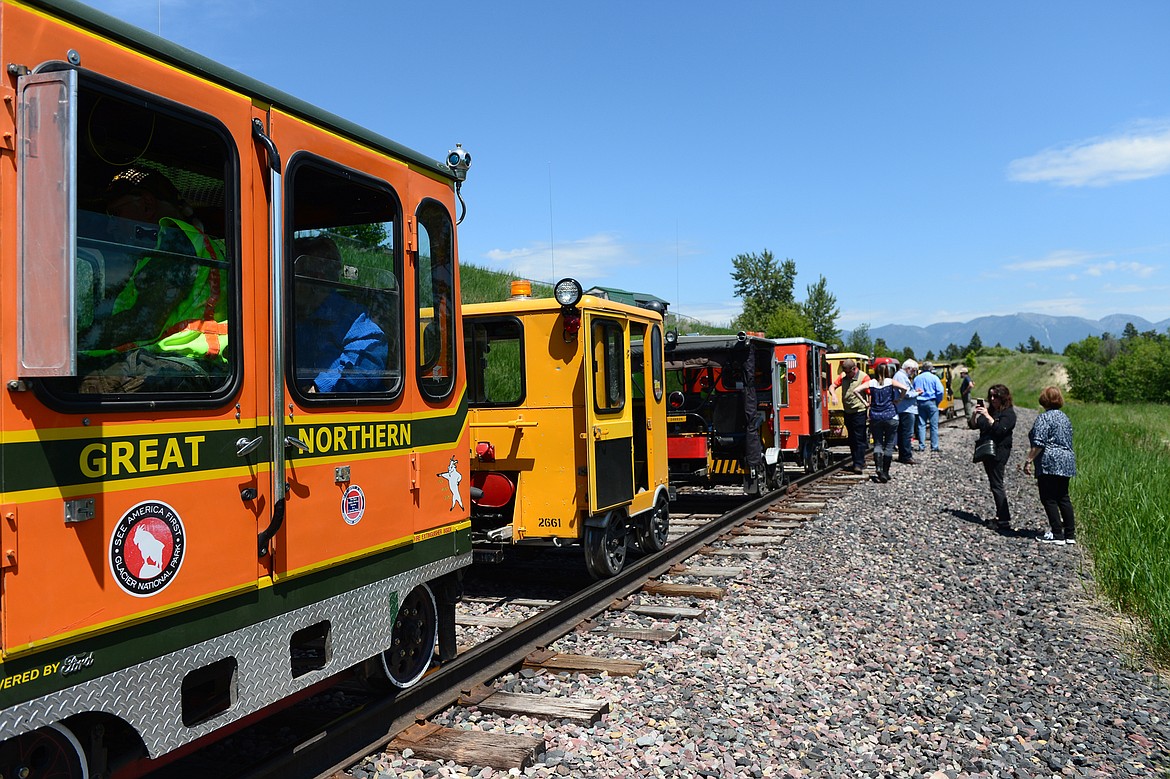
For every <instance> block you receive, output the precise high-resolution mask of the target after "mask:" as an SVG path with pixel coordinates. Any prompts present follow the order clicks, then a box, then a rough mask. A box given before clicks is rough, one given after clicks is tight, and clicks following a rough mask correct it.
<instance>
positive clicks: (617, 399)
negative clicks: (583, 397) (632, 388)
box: [590, 319, 626, 413]
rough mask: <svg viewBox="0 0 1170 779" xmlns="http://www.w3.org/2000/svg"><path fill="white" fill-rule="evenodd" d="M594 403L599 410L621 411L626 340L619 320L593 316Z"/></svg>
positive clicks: (624, 380)
mask: <svg viewBox="0 0 1170 779" xmlns="http://www.w3.org/2000/svg"><path fill="white" fill-rule="evenodd" d="M590 338H591V339H592V346H593V406H594V408H595V409H596V410H597V411H598V412H601V413H605V412H611V413H612V412H616V411H620V410H621V409H622V408H624V407H625V404H626V391H625V390H626V343H625V333H624V332H623V331H622V326H621V324H619V323H618V322H615V321H613V320H609V319H595V320H593V327H592V328H591V331H590Z"/></svg>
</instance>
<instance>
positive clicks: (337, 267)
mask: <svg viewBox="0 0 1170 779" xmlns="http://www.w3.org/2000/svg"><path fill="white" fill-rule="evenodd" d="M289 169H290V170H289V173H288V174H287V179H288V181H289V182H290V183H289V188H288V192H289V196H288V197H289V210H290V215H291V217H290V219H289V220H288V222H289V236H290V238H291V240H288V241H287V242H286V246H285V249H286V254H287V257H288V258H289V260H288V262H287V263H286V267H287V268H288V271H289V274H290V276H291V284H290V289H291V294H290V295H289V309H288V311H289V318H288V322H289V323H290V325H291V326H290V327H289V328H287V329H286V332H289V333H290V335H289V338H288V352H289V354H290V355H291V360H290V364H289V368H288V375H289V379H290V387H291V389H292V391H293V392H294V393H296V394H297V395H298V396H299V397H300V398H301V399H302V400H307V401H310V402H327V403H328V402H334V403H336V402H341V401H344V402H352V400H354V399H361V398H367V399H369V400H371V401H378V400H382V401H384V400H386V399H387V398H388V397H391V396H394V395H397V394H398V393H399V392H400V391H401V388H402V336H401V334H402V296H401V289H402V285H401V271H400V268H401V264H400V262H399V255H398V251H397V241H396V234H397V230H396V226H397V225H398V223H399V221H400V220H399V211H400V209H399V205H398V198H397V197H396V196H395V194H394V191H393V190H392V189H391V188H390V186H389V185H388V184H386V183H384V182H381V181H377V180H375V179H371V178H366V177H365V176H362V175H361V174H358V173H356V172H354V171H350V170H346V169H344V168H341V167H339V166H335V165H332V164H330V163H328V162H326V161H324V160H320V159H318V158H315V157H311V156H307V155H301V156H298V157H294V159H293V160H292V161H291V162H290V165H289Z"/></svg>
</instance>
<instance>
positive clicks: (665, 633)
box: [576, 619, 680, 643]
mask: <svg viewBox="0 0 1170 779" xmlns="http://www.w3.org/2000/svg"><path fill="white" fill-rule="evenodd" d="M576 630H577V632H578V633H604V634H605V635H607V636H611V637H613V638H625V639H629V640H630V641H653V642H657V643H663V642H666V641H677V640H678V637H679V634H680V631H679V629H678V625H671V626H670V627H669V628H627V627H620V626H618V625H599V624H597V623H596V622H594V621H593V620H591V619H586V620H582V621H581V622H580V624H578V625H577V627H576Z"/></svg>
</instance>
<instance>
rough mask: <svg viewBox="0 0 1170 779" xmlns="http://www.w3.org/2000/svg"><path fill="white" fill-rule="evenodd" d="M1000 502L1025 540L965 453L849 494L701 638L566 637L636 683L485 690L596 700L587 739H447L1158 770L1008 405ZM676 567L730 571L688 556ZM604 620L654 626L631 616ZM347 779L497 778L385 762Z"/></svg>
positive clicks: (1150, 684)
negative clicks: (630, 668)
mask: <svg viewBox="0 0 1170 779" xmlns="http://www.w3.org/2000/svg"><path fill="white" fill-rule="evenodd" d="M1019 412H1020V420H1019V426H1018V427H1017V430H1016V437H1015V448H1014V451H1013V455H1012V461H1011V463H1010V464H1009V475H1008V494H1009V497H1010V499H1011V502H1012V511H1013V518H1014V522H1015V525H1016V526H1017V528H1022V529H1023V533H1022V534H1020V535H1017V536H1014V537H1003V536H999V535H996V534H995V533H993V532H992V531H991V530H989V529H988V528H986V527H984V526H983V525H982V524H981V521H982V520H984V519H986V518H989V517H992V516H993V515H994V510H993V506H992V501H991V495H990V491H989V490H988V488H987V480H986V477H985V475H984V473H983V470H982V468H981V467H980V466H977V465H973V464H972V463H971V462H970V453H971V450H972V448H973V443H974V436H975V434H974V433H973V432H972V431H969V430H967V429H965V428H945V429H943V430H942V431H940V436H941V445H942V452H941V453H939V454H936V455H931V454H929V453H925V454H919V455H918V457H919V459H920V461H921V464H920V465H917V466H898V465H895V469H894V471H893V476H894V478H893V480H892V481H891V482H890V483H889V484H885V485H881V484H874V483H871V482H869V481H862V482H859V483H858V484H857V486H856V487H855V488H854V489H852V490H851V491H850V492H849V493H848V494H847V495H846V496H845V497H842V498H840V499H836V500H834V501H831V502H830V504H829V506H828V507H827V508H826V509H825V511H824V512H823V513H822V515H821V516H820V517H819V518H818V519H816V520H814V521H813V522H810V523H808V524H807V525H805V526H804V527H803V528H801V529H800V530H798V531H797V532H796V533H795V534H794V535H793V536H792V537H791V538H790V539H788V540H787V541H786V542H784V543H783V544H780V545H778V546H776V547H775V548H774V549H773V550H772V552H771V554H770V555H769V556H768V557H767V558H766V559H765V560H762V561H756V562H748V563H743V564H744V565H746V567H747V571H746V572H745V573H744V574H743V575H742V576H741V577H740V578H739V579H738V580H735V581H729V580H726V579H724V580H713V581H711V582H709V583H712V584H723V585H724V586H726V587H727V597H726V598H724V599H723V600H717V601H701V602H693V603H686V602H684V603H679V602H677V600H674V599H665V598H643V599H642V600H643V601H645V602H661V603H667V604H670V605H701V606H703V607H705V608H706V609H707V610H708V612H707V614H708V616H707V618H706V619H705V620H703V621H698V620H692V621H683V622H681V623H680V627H681V628H682V636H681V638H680V639H679V640H678V641H676V642H673V643H669V644H651V643H642V642H631V641H624V640H613V639H608V638H605V637H603V636H599V635H595V634H585V633H574V634H571V635H569V636H566V637H565V638H564V639H562V640H561V641H559V642H558V643H557V644H556V645H554V646H553V647H552V648H553V649H555V650H557V651H560V652H572V653H579V654H590V655H598V656H603V657H618V658H630V659H636V660H642V661H644V662H646V663H647V665H646V667H645V669H644V670H643V671H642V673H641V674H640V675H638V676H636V677H615V678H608V677H600V678H598V677H588V676H583V675H580V676H573V675H568V674H562V675H560V676H549V675H544V674H534V673H532V672H524V673H519V674H512V675H509V676H506V677H504V678H502V679H501V680H500V686H501V687H502V689H505V690H509V691H515V692H530V693H537V692H539V693H544V694H549V695H559V696H564V697H582V698H600V699H604V700H607V701H609V703H610V708H611V711H610V713H609V714H608V715H607V716H606V717H605V718H604V719H603V720H602V721H601V722H600V723H598V724H597V725H595V726H593V727H581V726H578V725H573V724H567V723H564V722H544V721H541V720H536V719H531V718H529V717H525V716H516V717H510V718H502V717H498V716H494V715H488V714H484V713H481V712H479V711H478V710H476V709H475V708H470V709H463V708H454V709H451V710H449V711H447V712H445V713H444V714H443V715H441V716H439V717H437V718H435V719H434V720H433V721H435V722H437V723H439V724H443V725H447V726H450V727H455V728H470V729H477V730H486V731H492V732H501V733H513V734H524V735H533V736H537V737H541V736H543V738H544V739H545V741H546V745H547V752H546V754H545V756H544V762H542V763H538V764H537V765H535V766H532V767H529V768H527V769H524V770H523V771H513V772H512V775H521V776H537V777H550V776H567V777H842V778H845V777H859V776H866V777H929V778H930V779H944V777H949V778H950V779H957V778H958V777H1102V778H1104V777H1129V776H1134V777H1144V776H1152V775H1156V774H1158V773H1159V772H1160V771H1166V770H1167V768H1168V766H1170V753H1168V751H1167V750H1168V746H1167V745H1168V744H1170V694H1168V692H1167V689H1166V687H1165V686H1164V685H1163V684H1162V683H1161V682H1160V680H1159V679H1158V677H1157V676H1156V675H1155V674H1153V673H1152V672H1150V671H1149V670H1148V669H1143V668H1140V667H1137V665H1136V664H1135V662H1134V661H1133V660H1132V658H1127V657H1126V656H1125V654H1124V653H1123V652H1122V650H1121V649H1119V646H1120V642H1119V640H1118V638H1117V636H1116V634H1115V631H1114V630H1113V629H1112V627H1111V625H1112V624H1113V623H1115V622H1116V619H1115V618H1114V617H1113V616H1112V615H1110V614H1108V613H1107V612H1106V611H1105V610H1103V609H1101V608H1100V607H1099V606H1097V605H1096V604H1094V603H1093V602H1092V581H1091V578H1090V572H1089V568H1088V564H1087V562H1086V560H1085V558H1084V557H1083V554H1084V547H1082V546H1068V547H1055V546H1048V545H1043V544H1040V543H1039V541H1038V538H1039V536H1040V534H1041V533H1042V532H1043V530H1044V529H1045V528H1046V527H1047V523H1046V520H1045V519H1044V515H1043V511H1042V510H1041V508H1040V505H1039V501H1038V499H1037V497H1036V494H1035V488H1034V485H1033V484H1032V483H1031V480H1030V479H1028V478H1027V477H1025V476H1023V475H1022V474H1020V473H1019V472H1018V467H1017V466H1018V465H1019V463H1020V462H1022V458H1023V454H1024V451H1025V450H1026V446H1027V438H1026V434H1027V430H1028V428H1029V427H1030V426H1031V423H1032V420H1033V419H1034V417H1035V414H1034V412H1030V411H1028V410H1026V409H1020V410H1019ZM691 562H692V564H714V565H740V564H741V563H740V562H732V561H729V560H726V559H719V560H715V559H712V558H695V559H694V560H692V561H691ZM606 619H608V620H610V621H612V623H613V624H620V625H630V626H639V627H660V626H663V625H664V623H663V622H661V621H655V620H652V619H648V618H640V617H637V616H635V615H631V614H629V613H621V612H619V613H610V614H609V615H608V616H607V617H606ZM350 774H351V775H352V776H355V777H361V779H375V778H376V779H388V778H389V777H433V776H442V777H447V776H451V777H489V776H506V775H508V774H507V773H503V772H499V771H493V770H492V769H483V768H478V767H466V766H458V765H453V764H447V763H429V762H423V761H419V760H415V759H411V758H403V757H402V756H401V755H398V754H394V753H388V754H385V755H382V756H380V757H378V758H376V759H367V760H366V761H365V762H364V763H362V764H361V765H359V766H357V767H355V768H354V769H352V770H351V771H350Z"/></svg>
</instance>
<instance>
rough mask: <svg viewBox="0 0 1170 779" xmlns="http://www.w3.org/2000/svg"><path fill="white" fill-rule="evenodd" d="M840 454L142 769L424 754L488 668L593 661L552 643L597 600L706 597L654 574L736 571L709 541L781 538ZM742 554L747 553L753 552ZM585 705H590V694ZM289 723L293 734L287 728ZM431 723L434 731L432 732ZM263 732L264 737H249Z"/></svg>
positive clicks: (188, 771) (269, 765) (300, 771)
mask: <svg viewBox="0 0 1170 779" xmlns="http://www.w3.org/2000/svg"><path fill="white" fill-rule="evenodd" d="M956 421H957V420H946V422H945V423H944V424H954V423H955V422H956ZM845 462H846V460H845V459H844V458H839V459H838V461H836V462H834V463H833V464H831V465H830V466H829V468H827V469H825V470H823V471H820V472H817V473H814V474H811V475H804V476H801V477H800V478H796V479H794V480H793V481H792V482H791V483H790V484H789V486H788V488H787V489H786V490H783V491H777V492H774V493H770V494H768V495H764V496H761V497H760V498H757V499H754V500H750V501H747V502H742V496H739V497H738V501H739V503H738V505H736V506H735V507H734V508H732V509H731V510H730V511H726V512H723V513H720V514H718V515H715V513H714V512H715V511H722V510H723V509H724V508H725V507H726V506H727V505H728V504H729V503H732V502H735V501H734V500H733V499H734V498H735V496H732V495H731V494H729V493H727V491H723V490H706V491H701V492H699V493H698V494H694V495H688V494H685V493H684V494H683V495H682V496H681V499H680V501H678V502H677V503H676V504H674V505H672V515H671V525H672V535H671V540H670V543H669V544H668V545H667V547H666V549H664V550H663V551H662V552H660V553H658V554H655V555H651V556H646V557H642V558H639V559H632V560H630V561H629V562H628V563H627V565H626V568H625V570H623V571H622V573H621V574H619V575H618V576H616V577H614V578H611V579H605V580H601V581H597V582H594V583H592V584H591V585H589V586H587V587H585V588H583V589H576V588H575V586H573V584H575V582H577V581H580V579H581V578H582V577H583V576H584V569H582V570H581V571H580V572H578V573H577V574H576V575H574V573H572V572H570V573H569V574H568V575H567V576H566V575H561V576H560V582H559V585H560V587H561V589H562V590H572V591H571V592H570V593H569V594H567V595H564V596H563V597H561V596H560V595H559V594H554V597H560V599H559V600H553V599H552V598H550V597H532V598H516V597H514V596H508V595H483V594H477V593H475V592H472V593H471V594H470V596H469V597H468V602H469V603H472V604H474V603H478V604H480V605H483V606H490V605H491V604H492V603H498V604H500V605H507V606H509V607H524V608H527V609H529V610H532V611H535V613H533V614H532V615H531V616H529V617H527V618H524V619H521V620H519V621H518V622H517V621H516V619H515V618H514V617H505V618H499V619H493V618H492V617H491V616H490V614H489V615H485V612H484V610H483V609H481V610H480V614H481V616H479V617H478V618H476V617H467V616H465V617H463V618H461V624H462V625H463V626H469V627H472V628H474V627H475V625H476V624H477V623H478V624H479V625H480V626H483V627H486V628H491V629H494V630H496V631H497V632H496V633H495V634H494V635H492V636H491V637H488V638H486V639H483V640H477V642H476V643H474V644H473V645H470V646H465V647H463V648H461V651H460V653H459V656H458V657H457V658H456V659H455V660H453V661H450V662H448V663H445V664H444V665H443V666H442V667H440V668H437V669H436V670H434V671H432V672H431V673H430V674H429V675H428V676H427V677H425V678H424V679H423V680H422V681H421V682H420V683H419V684H417V685H416V686H414V687H412V688H410V689H408V690H403V691H400V692H398V693H397V694H394V695H391V696H389V697H387V696H385V695H384V694H375V693H372V692H371V691H369V690H368V689H366V688H365V687H363V686H362V685H360V684H359V683H358V682H357V680H356V679H355V678H353V677H352V675H349V674H343V675H341V676H340V677H335V678H334V679H333V680H329V681H328V682H323V683H322V684H321V685H319V686H318V687H317V688H315V690H314V692H316V693H317V695H316V696H314V698H313V699H311V703H310V704H309V705H308V706H306V707H301V708H298V707H297V706H296V705H294V706H289V707H285V709H284V712H282V713H278V714H276V715H274V716H271V717H267V718H265V720H264V721H263V724H262V725H261V726H260V728H259V729H260V730H261V731H262V733H264V735H260V736H258V737H257V736H255V735H254V734H252V733H250V732H245V733H242V734H241V735H239V736H235V737H233V738H234V739H236V740H239V741H241V742H243V743H244V744H245V746H244V747H243V749H244V751H245V752H246V753H249V754H254V753H255V751H265V752H267V755H266V756H265V757H263V758H261V759H259V760H256V759H252V758H251V757H248V758H247V759H245V758H241V757H239V756H233V753H232V751H231V750H232V748H231V747H229V748H228V749H227V750H225V751H220V746H219V745H218V744H214V745H211V746H210V747H208V749H207V750H197V751H196V753H195V754H194V755H192V756H190V757H187V758H184V759H182V760H180V761H177V762H176V763H173V764H169V765H167V766H164V767H160V768H159V770H157V771H155V772H154V773H153V774H146V775H145V776H147V777H148V779H159V778H161V777H164V776H165V777H167V778H168V779H173V778H175V777H178V778H181V779H185V778H186V777H188V776H190V777H195V776H206V775H208V773H207V772H208V770H211V767H212V766H213V767H214V769H215V770H214V773H216V774H218V775H227V774H226V773H225V772H224V766H225V765H229V764H230V765H234V766H237V767H238V768H240V770H239V771H238V772H237V773H236V774H235V776H236V777H240V778H243V777H246V778H247V779H266V778H267V777H281V778H282V779H287V777H302V776H304V777H334V776H338V775H340V772H342V771H344V769H346V768H347V767H349V766H351V765H354V764H356V763H358V762H359V761H361V760H362V759H363V758H365V757H367V756H369V755H371V754H374V753H378V752H381V751H382V750H383V748H384V747H385V746H386V745H387V744H388V743H390V742H391V741H393V740H394V739H395V738H396V737H398V738H399V741H398V744H397V746H398V747H399V748H401V747H402V745H403V744H413V745H414V747H416V748H414V752H415V753H416V754H421V753H420V749H419V748H417V747H421V741H422V740H424V739H428V738H430V739H433V740H436V741H437V742H440V743H442V742H443V741H444V739H443V734H442V733H440V732H438V731H437V730H436V728H437V726H431V725H428V724H427V719H428V718H430V717H432V716H434V715H435V714H437V713H439V712H441V711H443V710H445V709H447V708H448V707H450V706H452V705H457V704H460V705H480V706H483V705H485V700H486V698H487V696H489V695H491V694H492V693H493V692H495V691H494V690H492V688H491V687H490V682H491V680H493V679H494V678H496V677H498V676H500V675H502V674H505V673H507V672H509V671H511V670H514V669H516V668H518V667H520V666H522V665H525V664H526V663H527V664H528V665H529V666H530V667H540V668H545V669H548V670H553V671H557V670H570V671H588V670H590V669H589V667H588V666H590V665H591V664H590V663H587V662H586V661H585V660H583V659H581V658H576V657H573V658H566V657H558V655H557V653H555V652H550V651H549V650H548V647H550V646H551V645H552V644H553V643H554V642H555V641H556V640H557V639H558V638H561V637H562V636H564V635H566V634H568V633H570V632H571V631H573V630H575V629H581V626H582V625H584V626H585V629H595V630H602V629H603V628H600V627H597V625H596V623H594V622H593V621H592V620H593V619H594V618H595V617H596V616H597V615H599V614H601V613H602V612H605V611H607V610H609V609H611V608H615V607H621V606H622V604H624V603H627V599H628V598H629V597H630V596H631V595H633V594H635V593H638V592H639V591H641V592H644V593H646V594H651V595H668V596H669V595H680V596H683V597H688V598H691V599H694V598H703V597H707V595H706V594H705V591H704V588H703V586H702V585H684V586H681V587H678V586H676V587H671V586H669V585H666V584H664V583H662V582H660V581H659V578H660V577H662V576H663V575H664V574H668V573H670V574H684V575H687V574H689V575H692V576H698V577H703V576H719V575H721V569H722V571H723V573H722V575H725V576H726V575H734V574H733V573H731V574H729V573H727V572H726V571H727V570H729V569H730V568H731V564H727V565H724V564H722V563H724V562H725V561H727V560H728V559H730V558H731V557H732V556H734V555H735V554H736V552H734V551H729V550H715V549H713V548H712V547H711V544H713V543H715V542H716V541H717V540H719V539H721V538H725V539H727V540H728V541H729V544H730V545H733V546H739V547H740V548H744V549H751V548H752V547H758V546H759V545H768V546H771V545H774V544H776V543H780V542H782V541H783V539H784V538H786V537H787V536H788V535H790V534H791V533H792V532H793V531H794V530H795V528H797V527H799V526H800V525H802V524H804V523H806V522H807V521H808V520H809V519H812V518H815V516H816V515H817V514H818V513H819V511H820V508H821V507H822V506H823V500H824V499H825V498H828V497H832V496H833V495H837V494H840V490H841V489H842V488H844V487H847V486H849V485H851V484H853V483H856V482H858V481H862V480H864V479H865V478H866V477H864V476H853V475H845V474H838V471H839V470H840V468H841V467H842V465H844V464H845ZM830 477H832V479H833V481H832V484H833V485H834V486H832V487H829V488H828V492H826V491H825V490H826V488H825V487H824V486H822V485H824V484H825V483H827V480H829V479H830ZM802 504H803V505H802ZM680 508H685V509H686V511H683V512H679V510H678V509H680ZM699 555H715V556H716V557H718V558H719V563H720V564H716V565H710V564H708V565H701V566H694V567H690V568H686V567H683V566H682V563H683V562H684V561H686V560H688V559H689V558H691V557H695V556H699ZM724 555H725V556H724ZM746 556H748V557H749V558H750V553H747V555H746ZM572 559H573V560H574V561H576V559H577V555H573V557H572ZM537 565H539V564H534V565H532V566H531V567H530V568H529V570H530V571H532V570H535V569H536V567H537ZM541 570H544V571H550V570H551V571H553V572H554V573H550V575H549V576H546V577H545V582H544V584H542V587H544V590H545V591H544V592H542V593H540V595H542V596H547V595H548V594H549V592H548V590H549V589H550V588H551V587H555V586H556V584H557V581H556V580H557V577H558V574H557V573H555V571H559V570H561V569H558V568H552V569H550V568H549V567H548V566H547V564H546V567H544V568H542V569H541ZM550 580H551V581H550ZM570 582H572V583H573V584H570ZM550 585H551V587H550ZM706 589H707V590H715V589H718V588H710V587H708V588H706ZM489 611H490V609H489ZM642 613H647V612H645V611H644V612H642ZM660 616H662V617H667V618H674V617H679V618H685V617H687V616H689V614H688V613H687V609H685V608H683V609H681V610H671V609H666V610H665V611H662V612H661V613H660ZM609 632H610V634H611V635H615V636H616V637H624V638H635V639H644V640H664V638H665V637H663V636H655V635H651V634H644V635H636V633H638V631H628V630H627V632H626V634H624V635H623V634H622V633H621V632H615V631H612V630H611V631H609ZM592 666H593V667H594V670H597V671H601V670H605V671H608V672H609V673H610V674H611V675H614V674H617V673H622V672H623V669H622V668H621V667H620V666H614V665H612V664H610V665H608V666H607V665H606V664H605V663H600V664H592ZM306 697H309V696H306ZM497 697H499V698H500V699H499V700H497V701H496V703H495V705H509V702H510V704H511V705H514V706H517V707H520V706H523V707H524V709H523V710H524V711H526V712H528V713H535V712H539V711H540V710H541V706H540V705H539V704H538V703H537V702H535V701H532V700H524V701H510V699H509V698H508V696H507V695H502V696H501V695H500V694H499V693H497ZM584 708H585V709H587V708H588V702H586V705H585V706H584ZM598 711H600V710H598ZM305 712H308V714H306V713H305ZM600 713H603V712H600ZM600 713H598V712H594V713H592V714H585V713H583V711H582V707H581V706H578V707H577V710H576V711H575V712H567V711H565V710H563V709H562V710H560V711H559V713H552V712H550V713H549V714H548V716H550V717H559V718H572V717H574V716H576V717H580V716H600ZM290 733H295V735H293V736H291V737H290ZM436 734H437V735H438V738H434V737H435V736H436ZM477 736H479V737H484V738H489V739H492V740H494V741H497V742H502V743H500V749H498V750H495V752H496V753H497V754H500V755H503V758H502V759H503V760H504V761H505V764H508V763H507V761H515V760H517V759H520V760H523V759H524V757H523V756H527V759H528V760H531V759H533V758H534V757H535V756H536V754H537V753H538V752H539V751H540V749H542V746H543V744H542V742H541V743H540V744H536V743H535V741H534V742H533V743H532V744H529V745H527V746H522V745H518V744H515V743H507V742H508V739H507V738H501V736H500V734H494V735H491V734H483V733H478V734H477ZM257 741H258V742H259V745H258V746H253V743H254V742H257ZM448 741H449V739H448ZM274 744H275V746H274ZM237 749H238V747H237ZM489 751H490V750H489ZM518 756H519V757H518ZM495 767H504V766H495ZM132 775H137V774H132Z"/></svg>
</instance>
